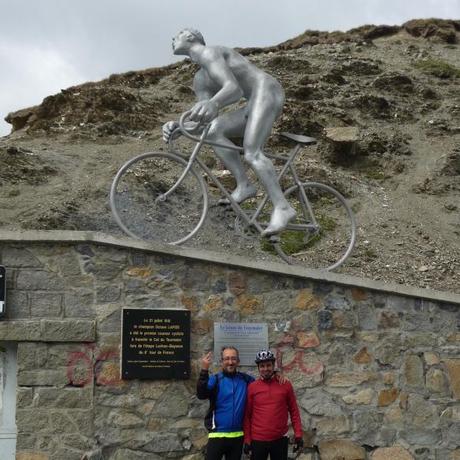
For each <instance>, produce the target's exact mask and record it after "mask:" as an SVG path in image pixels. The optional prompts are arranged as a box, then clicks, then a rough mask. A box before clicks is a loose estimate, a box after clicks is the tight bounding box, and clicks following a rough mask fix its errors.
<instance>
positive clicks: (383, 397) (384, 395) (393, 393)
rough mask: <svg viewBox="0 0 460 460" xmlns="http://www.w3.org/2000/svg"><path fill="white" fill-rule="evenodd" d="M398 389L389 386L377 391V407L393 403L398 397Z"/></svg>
mask: <svg viewBox="0 0 460 460" xmlns="http://www.w3.org/2000/svg"><path fill="white" fill-rule="evenodd" d="M398 395H399V391H398V389H397V388H390V389H387V390H382V391H380V393H379V398H378V402H377V405H378V406H379V407H385V406H389V405H390V404H392V403H394V402H395V401H396V399H397V398H398Z"/></svg>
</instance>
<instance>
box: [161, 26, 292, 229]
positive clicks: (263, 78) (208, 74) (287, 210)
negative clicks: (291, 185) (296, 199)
mask: <svg viewBox="0 0 460 460" xmlns="http://www.w3.org/2000/svg"><path fill="white" fill-rule="evenodd" d="M172 47H173V52H174V54H176V55H186V56H189V57H190V59H191V60H192V61H193V62H195V63H196V64H198V65H199V66H200V70H199V71H198V72H197V73H196V75H195V77H194V80H193V90H194V92H195V94H196V97H197V99H198V102H197V103H196V104H195V105H194V106H193V108H192V110H191V113H190V117H189V119H190V120H191V121H192V122H198V123H201V124H202V123H211V126H210V129H209V132H208V138H209V139H210V140H212V141H214V142H218V143H220V144H224V145H233V146H234V144H233V143H232V142H231V140H230V139H231V138H236V137H242V138H243V149H244V159H245V160H246V161H247V163H248V164H249V165H250V167H251V168H252V169H253V171H254V172H255V174H256V176H257V177H258V179H259V180H260V182H261V183H262V185H263V187H264V188H265V190H266V191H267V194H268V196H269V197H270V200H271V201H272V203H273V211H272V214H271V217H270V223H269V225H268V227H267V228H266V229H265V230H264V232H263V235H264V236H269V235H273V234H276V233H278V232H280V231H281V230H283V229H284V228H286V226H287V225H288V223H289V221H290V220H291V219H293V218H294V217H295V215H296V212H295V210H294V209H293V208H292V207H291V206H290V205H289V203H288V201H287V200H286V198H285V196H284V195H283V192H282V190H281V187H280V185H279V181H278V178H277V174H276V171H275V168H274V166H273V164H272V162H271V160H269V159H268V158H267V157H266V156H265V154H264V152H263V148H264V145H265V143H266V141H267V139H268V137H269V135H270V133H271V130H272V128H273V124H274V122H275V121H276V120H277V118H278V117H279V116H280V115H281V111H282V108H283V104H284V90H283V87H282V86H281V84H280V83H279V82H278V81H277V80H276V79H275V78H273V77H272V76H271V75H268V74H267V73H265V72H264V71H263V70H261V69H259V68H258V67H256V66H255V65H253V64H252V63H250V62H249V61H248V60H247V59H246V58H245V57H243V56H242V55H241V54H239V53H237V52H236V51H235V50H233V49H231V48H227V47H224V46H207V45H206V43H205V41H204V39H203V36H202V34H201V33H200V32H199V31H197V30H194V29H191V28H188V29H184V30H182V31H180V32H179V33H178V34H177V35H176V36H175V37H174V38H173V42H172ZM241 98H244V99H245V100H246V101H247V103H246V105H245V106H244V107H241V108H238V109H236V110H234V111H232V112H226V113H223V114H220V115H219V111H220V110H221V109H222V108H223V107H226V106H228V105H230V104H234V103H236V102H238V101H240V99H241ZM177 127H178V124H177V123H176V122H174V121H169V122H167V123H165V125H164V126H163V139H164V140H165V142H168V141H169V139H170V137H171V135H172V133H173V132H174V131H175V130H176V128H177ZM176 132H177V131H176ZM214 151H215V153H216V154H217V156H218V157H219V158H220V159H221V160H222V161H223V163H224V164H225V166H226V167H227V168H228V169H229V170H230V172H231V173H232V174H233V176H234V177H235V180H236V184H237V185H236V189H235V190H234V191H233V192H232V197H233V198H234V200H235V201H236V202H238V203H241V202H243V201H244V200H246V199H247V198H250V197H253V196H255V194H256V188H255V187H254V185H253V184H252V183H251V182H250V180H249V178H248V176H247V174H246V171H245V169H244V166H243V164H242V161H241V158H240V154H239V153H238V151H236V150H231V149H225V148H221V147H214Z"/></svg>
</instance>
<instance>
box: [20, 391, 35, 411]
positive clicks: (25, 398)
mask: <svg viewBox="0 0 460 460" xmlns="http://www.w3.org/2000/svg"><path fill="white" fill-rule="evenodd" d="M33 399H34V391H33V389H32V388H27V387H22V388H21V387H18V388H17V390H16V407H17V408H18V409H26V408H28V407H30V406H31V405H32V403H33Z"/></svg>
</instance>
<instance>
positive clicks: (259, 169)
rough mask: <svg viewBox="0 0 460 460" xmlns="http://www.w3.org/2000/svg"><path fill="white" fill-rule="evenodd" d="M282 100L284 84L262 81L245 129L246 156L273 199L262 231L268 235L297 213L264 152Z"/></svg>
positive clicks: (252, 101) (282, 227) (283, 225)
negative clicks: (262, 83) (263, 82)
mask: <svg viewBox="0 0 460 460" xmlns="http://www.w3.org/2000/svg"><path fill="white" fill-rule="evenodd" d="M283 103H284V93H283V90H282V88H281V86H277V85H269V86H264V85H262V87H261V88H259V89H258V90H257V91H256V92H255V94H253V97H252V98H251V100H250V102H249V105H248V121H247V124H246V129H245V133H244V155H245V159H246V161H247V162H248V163H249V164H250V165H251V168H252V169H253V170H254V172H255V173H256V174H257V177H258V178H259V180H260V181H261V182H262V185H263V186H264V188H265V190H266V191H267V194H268V196H269V197H270V200H271V201H272V203H273V212H272V215H271V218H270V224H269V226H268V227H267V228H266V229H265V231H264V233H263V234H264V235H265V236H266V235H272V234H274V233H278V232H279V231H281V230H283V229H284V228H285V227H286V225H287V224H288V222H289V221H290V220H291V219H292V218H293V217H294V216H295V214H296V213H295V210H294V209H293V208H292V207H291V206H290V204H289V202H288V201H287V200H286V198H285V197H284V194H283V191H282V190H281V187H280V185H279V182H278V177H277V174H276V171H275V168H274V166H273V163H272V162H271V161H270V159H268V158H267V157H266V156H265V154H264V152H263V146H264V145H265V142H266V141H267V139H268V136H269V135H270V133H271V130H272V128H273V124H274V122H275V121H276V119H277V118H278V117H279V115H280V114H281V110H282V106H283Z"/></svg>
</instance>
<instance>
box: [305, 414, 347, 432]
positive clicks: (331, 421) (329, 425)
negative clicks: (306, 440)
mask: <svg viewBox="0 0 460 460" xmlns="http://www.w3.org/2000/svg"><path fill="white" fill-rule="evenodd" d="M313 425H314V428H316V431H317V432H318V433H321V434H323V435H326V436H331V435H333V436H337V435H342V434H344V433H348V432H349V431H350V421H349V420H348V418H347V416H345V415H339V416H338V417H321V418H320V419H318V420H316V421H315V422H314V424H313Z"/></svg>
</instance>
